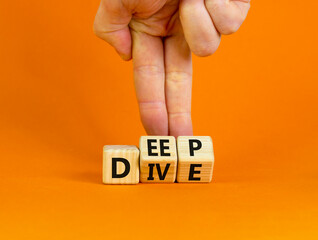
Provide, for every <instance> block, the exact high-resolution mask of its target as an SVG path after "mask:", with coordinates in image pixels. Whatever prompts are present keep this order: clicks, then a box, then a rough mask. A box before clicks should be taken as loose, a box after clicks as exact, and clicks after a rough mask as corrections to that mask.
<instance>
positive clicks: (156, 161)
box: [139, 136, 177, 183]
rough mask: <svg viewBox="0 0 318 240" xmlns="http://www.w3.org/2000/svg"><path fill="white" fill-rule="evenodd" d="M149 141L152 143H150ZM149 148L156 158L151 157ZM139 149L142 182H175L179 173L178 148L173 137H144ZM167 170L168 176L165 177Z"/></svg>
mask: <svg viewBox="0 0 318 240" xmlns="http://www.w3.org/2000/svg"><path fill="white" fill-rule="evenodd" d="M148 140H150V141H152V142H151V143H149V141H148ZM149 144H150V146H149ZM149 147H151V155H156V156H151V155H149ZM163 147H164V149H163ZM139 148H140V181H141V182H154V183H173V182H175V179H176V172H177V148H176V139H175V138H174V137H173V136H142V137H141V138H140V142H139ZM165 155H169V156H165ZM151 165H152V174H151ZM158 170H159V171H158ZM165 170H166V175H165V176H164V173H165ZM160 176H161V179H160ZM163 177H164V179H163Z"/></svg>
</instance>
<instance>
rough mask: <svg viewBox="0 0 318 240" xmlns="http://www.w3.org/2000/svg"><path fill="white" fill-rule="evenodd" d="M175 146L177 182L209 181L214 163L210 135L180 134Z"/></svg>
mask: <svg viewBox="0 0 318 240" xmlns="http://www.w3.org/2000/svg"><path fill="white" fill-rule="evenodd" d="M177 146H178V172H177V182H211V180H212V172H213V165H214V153H213V144H212V139H211V137H209V136H200V137H198V136H195V137H190V136H180V137H178V140H177Z"/></svg>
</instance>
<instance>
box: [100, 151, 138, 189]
mask: <svg viewBox="0 0 318 240" xmlns="http://www.w3.org/2000/svg"><path fill="white" fill-rule="evenodd" d="M113 158H124V159H127V160H128V162H129V165H130V171H129V173H128V175H127V176H125V177H123V178H113V176H112V159H113ZM116 165H117V173H118V174H121V173H123V172H124V171H125V165H124V164H123V163H122V162H118V163H117V164H116ZM103 183H105V184H137V183H139V149H138V148H137V147H136V146H133V145H106V146H104V151H103Z"/></svg>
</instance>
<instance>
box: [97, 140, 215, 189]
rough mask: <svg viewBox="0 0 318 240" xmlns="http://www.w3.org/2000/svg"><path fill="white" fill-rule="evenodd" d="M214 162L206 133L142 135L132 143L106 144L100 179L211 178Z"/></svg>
mask: <svg viewBox="0 0 318 240" xmlns="http://www.w3.org/2000/svg"><path fill="white" fill-rule="evenodd" d="M213 165H214V154H213V144H212V139H211V137H209V136H180V137H178V138H177V141H176V139H175V138H174V137H172V136H142V137H140V142H139V149H138V148H137V147H136V146H133V145H106V146H104V152H103V183H105V184H137V183H139V182H142V183H151V182H153V183H173V182H175V181H177V182H179V183H182V182H211V180H212V173H213Z"/></svg>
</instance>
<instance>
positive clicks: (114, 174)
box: [112, 158, 130, 178]
mask: <svg viewBox="0 0 318 240" xmlns="http://www.w3.org/2000/svg"><path fill="white" fill-rule="evenodd" d="M117 162H122V163H123V164H124V165H125V171H124V172H123V173H121V174H118V173H117ZM129 172H130V163H129V162H128V160H127V159H125V158H112V178H124V177H126V176H127V175H128V174H129Z"/></svg>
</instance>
